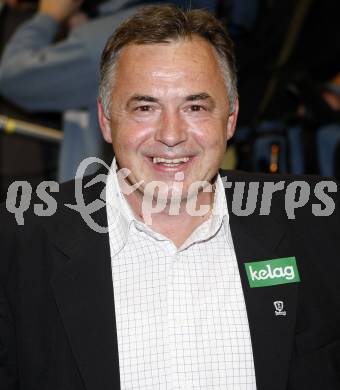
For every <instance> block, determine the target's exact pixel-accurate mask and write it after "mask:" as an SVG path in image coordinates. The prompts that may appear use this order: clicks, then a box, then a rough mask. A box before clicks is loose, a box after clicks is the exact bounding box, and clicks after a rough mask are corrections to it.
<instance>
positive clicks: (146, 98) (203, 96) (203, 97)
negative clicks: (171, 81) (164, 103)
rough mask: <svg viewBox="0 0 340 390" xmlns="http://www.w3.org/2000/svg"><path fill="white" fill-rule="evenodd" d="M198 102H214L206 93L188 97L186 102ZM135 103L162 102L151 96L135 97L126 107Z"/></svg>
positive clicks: (131, 98)
mask: <svg viewBox="0 0 340 390" xmlns="http://www.w3.org/2000/svg"><path fill="white" fill-rule="evenodd" d="M198 100H211V101H213V98H212V97H211V96H210V95H209V94H208V93H206V92H201V93H195V94H193V95H188V96H186V97H185V101H186V102H195V101H198ZM133 102H148V103H159V102H160V100H159V99H157V98H155V97H154V96H150V95H133V96H131V97H130V99H129V100H128V101H127V104H126V105H127V106H129V105H130V104H131V103H133Z"/></svg>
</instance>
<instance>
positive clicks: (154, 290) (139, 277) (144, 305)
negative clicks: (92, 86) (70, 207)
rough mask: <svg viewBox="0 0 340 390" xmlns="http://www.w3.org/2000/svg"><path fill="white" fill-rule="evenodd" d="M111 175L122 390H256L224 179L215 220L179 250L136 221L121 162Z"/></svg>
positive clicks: (108, 188) (110, 214)
mask: <svg viewBox="0 0 340 390" xmlns="http://www.w3.org/2000/svg"><path fill="white" fill-rule="evenodd" d="M112 172H114V173H112ZM112 172H111V173H109V176H108V179H107V186H106V199H107V203H106V208H107V214H108V223H109V226H110V229H109V237H110V249H111V259H112V279H113V286H114V299H115V301H114V305H115V313H116V324H117V337H118V351H119V368H120V382H121V389H122V390H128V389H129V390H132V389H138V390H151V389H152V390H153V389H155V390H156V389H157V390H163V389H164V390H198V389H199V390H203V389H204V390H208V389H224V390H225V389H228V390H253V389H256V385H255V371H254V362H253V354H252V346H251V341H250V333H249V325H248V318H247V313H246V308H245V302H244V297H243V292H242V287H241V281H240V277H239V271H238V266H237V261H236V256H235V251H234V248H233V242H232V238H231V233H230V228H229V218H228V208H227V203H226V199H225V194H224V189H223V184H222V181H221V178H220V177H218V180H217V185H216V196H215V203H214V209H213V213H212V214H213V215H212V216H211V217H210V219H209V220H207V221H206V222H204V223H203V224H201V225H200V226H199V227H198V228H197V229H196V230H195V231H194V232H193V233H192V235H191V236H190V237H189V238H188V240H187V241H186V242H185V243H184V244H183V245H182V246H181V247H180V248H178V249H177V248H176V246H175V245H174V244H173V243H172V242H171V241H170V240H169V239H168V238H166V237H164V236H163V235H161V234H159V233H156V232H155V231H153V230H152V229H151V228H150V227H148V226H147V225H145V224H143V223H142V222H140V221H138V220H136V218H135V217H134V215H133V213H132V211H131V209H130V207H129V205H128V203H127V201H126V200H125V198H124V196H123V195H122V193H121V191H120V187H119V184H118V179H117V175H116V174H115V172H116V163H115V160H114V161H113V163H112Z"/></svg>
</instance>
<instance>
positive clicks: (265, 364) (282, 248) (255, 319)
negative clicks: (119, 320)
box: [0, 172, 340, 390]
mask: <svg viewBox="0 0 340 390" xmlns="http://www.w3.org/2000/svg"><path fill="white" fill-rule="evenodd" d="M224 174H226V172H224ZM227 174H228V178H229V181H231V182H234V181H241V182H246V183H248V182H250V181H260V182H261V186H262V184H263V182H264V181H278V180H287V181H291V180H293V178H292V177H288V176H287V177H285V176H268V175H248V174H244V173H235V172H228V173H227ZM302 179H303V180H307V181H308V182H309V183H310V185H311V187H312V192H313V187H314V185H315V183H316V180H317V179H315V178H301V177H300V178H299V180H302ZM103 187H104V186H103V184H102V183H97V184H94V185H92V186H90V187H89V188H87V189H84V199H85V202H86V203H87V204H88V203H90V202H93V201H95V200H96V199H99V196H100V194H101V193H102V191H103ZM260 193H261V191H260ZM333 195H334V194H333ZM226 196H227V200H228V205H229V210H230V211H229V213H230V226H231V232H232V236H233V240H234V246H235V251H236V256H237V260H238V263H239V271H240V275H241V281H242V287H243V292H244V296H245V301H246V307H247V313H248V318H249V325H250V333H251V340H252V346H253V353H254V362H255V372H256V381H257V388H258V390H285V389H289V390H301V389H308V390H314V389H315V390H316V389H325V390H333V389H334V390H335V389H340V281H339V280H340V259H339V245H340V240H339V233H338V230H339V224H338V221H339V205H338V204H336V209H335V212H334V213H333V215H332V216H330V217H315V216H313V215H312V206H311V204H312V203H313V202H314V203H320V201H317V200H316V199H315V198H313V199H311V201H310V202H309V203H308V204H307V205H306V206H305V207H303V208H301V209H299V211H297V218H296V219H295V220H289V219H288V218H287V216H286V213H285V210H284V191H281V192H278V193H275V194H274V195H273V204H272V212H271V214H270V215H269V216H260V215H259V213H258V209H259V204H258V207H257V210H256V211H255V213H253V214H252V215H251V216H247V217H240V216H236V215H235V214H234V213H233V212H232V201H233V189H228V190H226ZM234 196H236V197H237V196H240V194H234ZM57 197H58V210H57V213H56V214H55V215H54V216H52V217H36V216H34V215H33V213H32V212H31V213H30V212H27V213H26V214H24V217H25V225H24V226H17V225H16V223H15V220H14V217H13V215H11V214H10V213H8V212H7V211H6V210H5V209H4V208H3V209H2V210H1V212H0V221H1V226H0V256H1V261H0V389H1V390H14V389H20V390H33V389H34V390H85V389H86V390H98V389H100V390H113V389H119V388H120V378H119V361H118V348H117V335H116V325H115V312H114V291H113V284H112V276H111V261H110V250H109V240H108V236H107V234H99V233H95V232H94V231H93V230H91V229H89V228H88V226H87V225H86V224H85V222H84V221H83V219H82V218H81V216H80V215H79V213H77V212H75V211H74V210H71V209H69V208H67V207H65V206H64V204H66V203H71V204H74V203H75V201H74V183H73V182H69V183H66V184H63V185H61V188H60V192H59V194H58V196H57ZM334 198H335V197H334ZM235 199H236V198H235ZM39 203H41V201H40V200H39ZM92 217H93V218H94V219H95V220H96V222H98V223H99V224H101V226H104V225H105V223H106V212H105V207H103V208H101V209H99V210H98V211H96V212H95V213H94V214H93V215H92ZM290 256H295V257H296V261H297V265H298V269H299V273H300V277H301V282H299V283H290V284H282V285H277V286H270V287H261V288H250V287H249V283H248V279H247V276H246V272H245V267H244V263H245V262H253V261H261V260H268V259H275V258H282V257H290ZM277 300H278V301H283V302H284V310H286V312H287V315H286V316H276V315H275V313H274V312H275V307H274V305H273V302H274V301H277Z"/></svg>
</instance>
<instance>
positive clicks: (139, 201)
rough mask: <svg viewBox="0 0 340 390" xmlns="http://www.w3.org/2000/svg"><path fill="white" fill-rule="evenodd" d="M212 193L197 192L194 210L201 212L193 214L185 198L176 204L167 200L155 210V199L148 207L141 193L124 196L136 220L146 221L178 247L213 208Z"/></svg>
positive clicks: (206, 217)
mask: <svg viewBox="0 0 340 390" xmlns="http://www.w3.org/2000/svg"><path fill="white" fill-rule="evenodd" d="M214 194H215V192H201V193H199V195H198V197H197V202H195V203H196V208H195V210H196V211H198V210H202V212H199V213H197V212H196V213H195V214H194V215H192V213H191V212H190V213H189V212H188V208H187V203H188V200H187V199H182V200H180V201H179V203H177V204H174V202H173V203H171V202H170V201H167V203H166V205H165V207H164V208H163V209H162V210H161V211H158V212H157V207H156V204H155V203H156V202H155V201H152V202H151V203H152V204H148V205H147V206H148V207H145V206H146V205H145V204H144V205H143V193H140V192H139V193H138V192H137V191H135V192H133V193H132V194H131V195H127V196H125V198H126V200H127V202H128V203H129V205H130V207H131V209H132V211H133V213H134V215H135V217H136V218H137V219H138V220H140V221H142V222H144V223H146V224H147V225H149V226H150V227H151V228H152V229H153V230H154V231H156V232H158V233H160V234H162V235H164V236H165V237H167V238H169V239H170V240H171V241H172V242H173V243H174V244H175V245H176V246H177V247H180V246H181V245H182V244H183V243H184V242H185V241H186V240H187V238H188V237H189V236H190V235H191V234H192V233H193V231H194V230H195V229H196V228H197V227H198V226H199V225H201V224H202V223H203V222H204V221H206V220H207V219H209V217H210V215H211V211H212V208H213V203H214ZM153 211H155V212H153ZM197 214H200V215H197Z"/></svg>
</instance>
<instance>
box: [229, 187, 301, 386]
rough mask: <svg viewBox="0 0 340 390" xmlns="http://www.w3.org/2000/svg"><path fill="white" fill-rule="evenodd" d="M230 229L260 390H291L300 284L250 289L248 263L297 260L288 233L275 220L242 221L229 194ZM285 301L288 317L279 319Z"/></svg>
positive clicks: (265, 217) (257, 216)
mask: <svg viewBox="0 0 340 390" xmlns="http://www.w3.org/2000/svg"><path fill="white" fill-rule="evenodd" d="M226 193H227V200H228V208H229V216H230V227H231V233H232V237H233V242H234V247H235V252H236V257H237V260H238V265H239V271H240V276H241V282H242V288H243V293H244V297H245V302H246V308H247V313H248V321H249V327H250V334H251V340H252V347H253V355H254V364H255V372H256V382H257V388H258V390H272V389H274V388H275V389H276V390H283V389H285V388H286V386H287V379H288V370H289V364H290V359H291V353H292V347H293V340H294V327H295V317H296V305H297V288H298V284H297V283H291V284H283V285H277V286H269V287H259V288H250V287H249V282H248V277H247V274H246V270H245V266H244V263H247V262H255V261H263V260H272V259H275V258H280V257H290V256H294V253H291V248H290V247H289V243H288V240H287V237H286V235H285V229H284V227H283V226H281V225H280V224H279V223H277V221H276V220H274V218H273V217H271V216H270V215H269V216H259V215H256V214H255V213H254V215H253V216H248V217H242V216H241V217H240V216H237V215H235V214H233V212H232V197H231V195H232V194H231V193H230V191H229V190H227V192H226ZM275 301H282V302H283V304H284V308H283V310H285V311H286V313H287V314H286V316H281V315H278V316H277V315H275V307H274V302H275Z"/></svg>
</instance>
